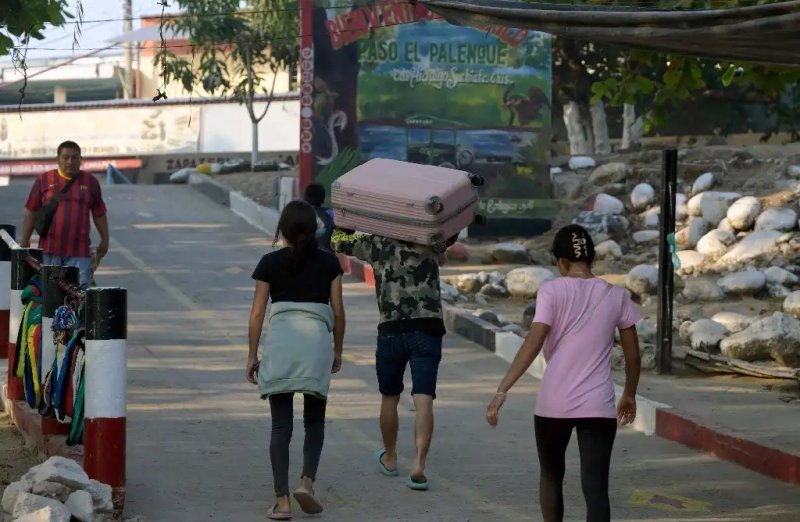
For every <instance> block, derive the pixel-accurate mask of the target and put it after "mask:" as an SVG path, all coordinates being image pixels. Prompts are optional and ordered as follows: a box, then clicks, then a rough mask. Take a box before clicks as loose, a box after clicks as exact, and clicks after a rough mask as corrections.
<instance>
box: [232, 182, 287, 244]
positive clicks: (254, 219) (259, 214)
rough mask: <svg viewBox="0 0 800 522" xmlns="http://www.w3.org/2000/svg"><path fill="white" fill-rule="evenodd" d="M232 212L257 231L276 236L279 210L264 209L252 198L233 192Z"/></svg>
mask: <svg viewBox="0 0 800 522" xmlns="http://www.w3.org/2000/svg"><path fill="white" fill-rule="evenodd" d="M229 196H230V198H231V210H232V211H233V213H234V214H236V215H237V216H239V217H240V218H242V219H244V220H245V221H247V222H248V223H249V224H251V225H253V226H254V227H256V228H257V229H259V230H261V231H262V232H265V233H267V234H270V235H273V234H275V230H276V229H277V228H278V219H279V218H280V214H278V211H277V210H274V209H271V208H268V207H264V206H261V205H259V204H258V203H256V202H255V201H253V200H252V199H250V198H247V197H245V196H244V195H243V194H242V193H241V192H235V191H234V192H231V193H230V194H229Z"/></svg>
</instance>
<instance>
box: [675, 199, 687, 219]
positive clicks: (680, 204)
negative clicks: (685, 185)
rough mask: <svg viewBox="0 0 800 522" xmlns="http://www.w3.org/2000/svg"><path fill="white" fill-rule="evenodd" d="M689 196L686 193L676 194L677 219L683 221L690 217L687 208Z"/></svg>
mask: <svg viewBox="0 0 800 522" xmlns="http://www.w3.org/2000/svg"><path fill="white" fill-rule="evenodd" d="M687 201H688V198H687V197H686V194H681V193H678V194H675V219H677V220H678V221H682V220H684V219H686V218H687V217H689V209H687V208H686V202H687Z"/></svg>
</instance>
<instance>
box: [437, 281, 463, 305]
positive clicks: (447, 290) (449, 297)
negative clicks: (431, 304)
mask: <svg viewBox="0 0 800 522" xmlns="http://www.w3.org/2000/svg"><path fill="white" fill-rule="evenodd" d="M439 285H440V288H441V292H440V293H441V296H442V299H444V300H445V301H451V302H452V301H455V300H456V299H458V296H459V295H461V294H460V293H459V292H458V290H456V288H455V287H454V286H453V285H451V284H448V283H445V282H444V281H441V282H440V283H439Z"/></svg>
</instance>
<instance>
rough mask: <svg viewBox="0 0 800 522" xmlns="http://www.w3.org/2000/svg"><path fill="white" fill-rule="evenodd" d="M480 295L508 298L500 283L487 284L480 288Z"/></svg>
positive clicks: (506, 291)
mask: <svg viewBox="0 0 800 522" xmlns="http://www.w3.org/2000/svg"><path fill="white" fill-rule="evenodd" d="M480 295H484V296H489V297H508V289H507V288H506V287H505V286H503V285H501V284H500V283H487V284H485V285H483V286H482V287H481V288H480Z"/></svg>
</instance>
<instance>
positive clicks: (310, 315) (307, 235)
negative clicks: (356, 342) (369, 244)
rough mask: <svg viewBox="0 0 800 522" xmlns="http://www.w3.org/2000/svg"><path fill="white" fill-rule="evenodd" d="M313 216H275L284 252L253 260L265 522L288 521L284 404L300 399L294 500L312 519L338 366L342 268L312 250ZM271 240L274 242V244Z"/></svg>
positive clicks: (296, 204) (253, 376)
mask: <svg viewBox="0 0 800 522" xmlns="http://www.w3.org/2000/svg"><path fill="white" fill-rule="evenodd" d="M316 228H317V216H316V213H315V212H314V209H313V208H312V207H311V205H309V204H308V203H305V202H302V201H293V202H291V203H289V204H288V205H287V206H286V208H285V209H284V210H283V213H282V214H281V218H280V221H279V222H278V231H279V233H280V235H281V236H282V237H283V239H284V240H285V242H286V243H288V245H289V246H287V247H286V248H283V249H280V250H276V251H274V252H271V253H269V254H266V255H265V256H264V257H262V258H261V261H260V262H259V263H258V266H257V267H256V269H255V271H254V272H253V279H255V280H256V288H255V295H254V296H253V306H252V309H251V312H250V323H249V330H248V334H249V335H248V337H249V341H250V352H249V355H248V359H247V380H248V381H249V382H251V383H253V384H258V387H259V393H260V395H261V397H262V398H263V399H269V405H270V411H271V414H272V437H271V439H270V448H269V453H270V461H271V463H272V475H273V480H274V486H275V495H276V497H277V500H276V502H275V504H274V505H273V506H272V508H271V509H270V510H269V512H268V513H267V516H268V517H269V518H270V519H272V520H289V519H290V518H291V502H290V501H289V443H290V441H291V438H292V400H293V396H294V394H295V393H302V394H303V398H304V408H303V424H304V426H305V443H304V445H303V474H302V476H301V482H302V483H301V485H300V486H299V487H298V488H297V489H295V490H294V497H295V499H296V500H297V502H298V504H299V505H300V508H301V509H302V510H303V511H304V512H305V513H312V514H313V513H320V512H321V511H322V505H321V504H320V503H319V501H317V499H316V498H315V497H314V480H315V479H316V474H317V468H318V466H319V459H320V456H321V454H322V443H323V440H324V437H325V408H326V405H327V398H328V390H329V387H330V379H331V374H332V373H336V372H338V371H339V370H340V368H341V366H342V343H343V340H344V330H345V315H344V304H343V302H342V268H341V266H340V265H339V260H338V259H337V257H336V256H335V255H334V254H332V253H330V252H325V251H323V250H320V249H319V247H318V244H317V239H316ZM276 241H277V239H276ZM270 299H271V300H272V305H271V306H270V307H269V328H268V329H267V333H266V339H265V342H264V344H263V346H262V359H263V362H262V361H259V360H258V348H259V341H260V339H261V332H262V328H263V323H264V318H265V316H266V314H267V302H268V301H269V300H270Z"/></svg>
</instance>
